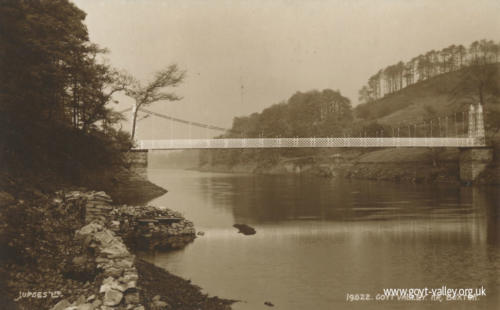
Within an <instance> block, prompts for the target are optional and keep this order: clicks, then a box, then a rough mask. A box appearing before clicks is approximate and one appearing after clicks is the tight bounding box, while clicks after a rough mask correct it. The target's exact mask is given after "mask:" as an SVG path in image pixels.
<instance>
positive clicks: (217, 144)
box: [136, 137, 483, 150]
mask: <svg viewBox="0 0 500 310" xmlns="http://www.w3.org/2000/svg"><path fill="white" fill-rule="evenodd" d="M482 145H483V143H482V142H481V140H480V139H477V138H469V137H448V138H443V137H440V138H437V137H432V138H430V137H427V138H425V137H424V138H411V137H410V138H400V137H378V138H364V137H361V138H346V137H334V138H239V139H238V138H231V139H171V140H141V141H139V143H138V146H137V148H136V149H142V150H144V149H150V150H154V149H157V150H162V149H163V150H168V149H172V150H173V149H231V148H306V147H311V148H321V147H473V146H482Z"/></svg>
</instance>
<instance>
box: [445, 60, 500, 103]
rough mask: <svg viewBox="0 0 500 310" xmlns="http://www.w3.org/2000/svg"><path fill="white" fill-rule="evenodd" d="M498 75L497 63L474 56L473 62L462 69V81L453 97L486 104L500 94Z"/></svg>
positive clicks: (454, 91)
mask: <svg viewBox="0 0 500 310" xmlns="http://www.w3.org/2000/svg"><path fill="white" fill-rule="evenodd" d="M498 75H499V70H498V65H497V64H491V63H488V62H487V59H486V58H482V57H474V58H473V60H472V62H471V64H470V65H469V66H468V67H466V68H465V69H463V70H462V71H461V74H460V82H459V83H458V84H457V86H456V87H455V89H454V90H453V92H452V97H453V98H454V99H455V100H456V99H466V100H467V101H469V102H472V103H476V102H479V103H481V104H482V105H484V104H486V103H487V102H489V101H490V100H491V99H493V98H496V97H498V96H499V95H500V85H498V79H499V77H498Z"/></svg>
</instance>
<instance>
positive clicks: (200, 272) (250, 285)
mask: <svg viewBox="0 0 500 310" xmlns="http://www.w3.org/2000/svg"><path fill="white" fill-rule="evenodd" d="M149 173H150V178H151V179H152V180H153V181H154V182H156V183H158V184H160V185H163V186H165V187H166V188H167V189H169V193H167V194H166V195H164V196H163V197H160V198H158V199H157V200H155V201H154V202H153V203H154V204H157V205H165V206H168V207H172V208H174V209H176V210H179V211H181V212H183V213H184V214H185V215H186V216H187V217H188V218H190V219H192V220H193V221H194V222H195V225H196V227H197V228H198V229H199V230H203V231H205V232H206V235H205V236H204V237H201V238H198V239H197V240H196V241H195V242H194V243H193V244H191V245H189V246H188V247H187V248H186V249H184V250H182V251H176V252H169V253H146V254H144V257H146V258H147V259H149V260H150V261H152V262H154V263H155V264H157V265H159V266H162V267H164V268H166V269H168V270H170V271H172V272H174V273H176V274H178V275H180V276H183V277H186V278H190V279H192V280H193V282H194V283H196V284H197V285H200V286H201V287H203V288H204V289H205V290H206V291H207V292H208V293H210V294H212V295H219V296H222V297H228V298H234V299H241V300H245V301H246V302H245V303H239V304H237V305H236V306H235V308H236V309H265V308H266V307H265V306H264V305H263V302H264V301H265V300H271V301H272V302H273V303H274V304H275V305H276V309H332V308H340V309H344V308H348V309H358V308H360V309H388V308H391V307H395V308H398V307H399V308H400V307H401V304H398V303H394V302H393V303H376V302H370V303H369V304H366V303H365V304H360V303H347V302H346V301H345V297H346V295H345V294H346V293H370V294H376V293H380V292H381V290H382V288H387V287H408V288H410V287H440V286H442V285H447V286H448V287H476V286H481V285H484V286H485V287H486V286H487V288H488V290H489V292H488V295H489V296H488V297H487V298H485V299H483V300H481V301H480V302H478V303H466V304H463V303H457V302H455V303H450V304H446V305H445V307H448V306H449V307H450V308H453V309H460V308H463V309H475V308H478V309H479V308H485V307H487V308H490V307H492V309H493V308H496V306H497V305H498V301H499V300H498V292H499V282H498V279H499V262H500V259H499V258H500V250H499V240H500V239H499V232H500V230H499V228H498V227H499V225H498V224H499V223H498V219H499V218H498V203H499V201H500V200H499V196H498V193H497V190H496V189H494V188H493V189H477V188H459V187H454V186H426V185H411V184H410V185H408V184H392V183H374V182H362V181H346V180H328V179H319V178H307V177H283V176H248V175H228V174H211V173H198V172H194V171H168V170H152V171H150V172H149ZM236 222H240V223H247V224H250V225H252V226H254V227H255V228H256V229H257V234H256V235H255V236H252V237H246V236H242V235H241V234H237V233H236V230H235V229H234V228H232V227H231V226H232V224H234V223H236ZM439 306H440V305H439V304H435V303H419V304H413V307H414V308H416V309H420V308H429V307H430V308H434V307H439ZM441 306H443V305H441Z"/></svg>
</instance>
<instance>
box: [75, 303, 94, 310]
mask: <svg viewBox="0 0 500 310" xmlns="http://www.w3.org/2000/svg"><path fill="white" fill-rule="evenodd" d="M76 309H77V310H94V306H93V305H92V304H89V303H85V304H81V305H78V307H77V308H76Z"/></svg>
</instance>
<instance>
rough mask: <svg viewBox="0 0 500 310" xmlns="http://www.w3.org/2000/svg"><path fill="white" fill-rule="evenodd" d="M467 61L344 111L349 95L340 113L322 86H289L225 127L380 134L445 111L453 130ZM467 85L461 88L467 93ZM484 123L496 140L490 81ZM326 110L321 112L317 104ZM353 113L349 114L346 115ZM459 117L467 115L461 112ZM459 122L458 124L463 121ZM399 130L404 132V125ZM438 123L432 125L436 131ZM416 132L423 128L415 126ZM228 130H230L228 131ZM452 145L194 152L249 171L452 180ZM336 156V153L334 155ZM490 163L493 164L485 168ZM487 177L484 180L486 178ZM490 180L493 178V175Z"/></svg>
mask: <svg viewBox="0 0 500 310" xmlns="http://www.w3.org/2000/svg"><path fill="white" fill-rule="evenodd" d="M487 67H488V70H491V71H493V72H494V73H495V74H494V75H493V79H494V80H493V81H489V82H490V83H491V84H493V85H497V86H499V85H500V76H499V74H498V71H499V70H498V69H499V68H500V66H499V65H498V64H494V65H491V64H490V65H487ZM467 70H468V69H467V68H466V69H464V70H459V71H454V72H449V73H445V74H442V75H438V76H435V77H432V78H429V79H427V80H425V81H421V82H418V83H415V84H412V85H410V86H408V87H406V88H403V89H401V90H399V91H396V92H393V93H391V94H388V95H386V96H385V97H383V98H381V99H378V100H374V101H372V102H370V103H366V104H361V105H358V106H356V107H355V108H354V109H352V110H353V113H350V112H349V111H348V110H345V109H348V108H349V101H345V100H344V101H345V102H346V103H347V105H346V106H345V108H344V111H343V115H345V117H338V115H335V113H336V110H335V107H334V106H331V105H329V101H328V100H325V96H324V93H325V91H323V92H318V91H310V92H306V93H300V92H299V93H296V94H294V95H293V96H292V97H291V98H290V99H289V100H288V101H286V102H283V103H281V104H279V105H274V106H271V107H270V108H267V109H265V110H264V111H262V112H261V113H254V114H252V115H251V116H248V117H239V118H235V121H234V125H233V129H234V130H235V131H237V132H239V133H240V134H239V135H238V136H242V137H258V136H264V137H274V136H281V137H289V136H298V137H300V136H303V137H311V136H316V137H319V136H342V135H344V134H348V135H349V134H351V135H354V136H356V133H358V134H359V133H360V132H364V134H366V136H376V135H377V134H380V132H381V131H380V129H383V130H384V131H383V132H384V135H385V136H391V135H392V129H393V128H394V129H395V128H398V127H401V128H402V129H405V128H407V126H408V124H417V123H420V124H421V123H422V122H423V121H425V122H427V123H429V121H430V120H434V125H433V126H437V123H438V122H437V119H438V118H441V119H442V120H443V119H444V117H445V116H448V121H449V124H450V128H453V129H450V130H451V132H452V133H455V130H454V127H453V126H454V124H455V119H454V118H455V115H456V120H457V122H456V124H457V130H459V131H460V132H458V134H462V133H463V130H464V129H466V128H467V127H466V125H467V122H465V123H463V121H462V119H463V115H464V114H463V113H462V112H463V111H467V110H468V107H469V105H470V104H471V103H475V102H477V99H474V95H475V94H474V88H475V84H474V83H476V82H475V81H474V80H472V79H470V72H468V71H467ZM467 92H469V93H467ZM485 94H487V95H488V96H487V97H485V98H484V100H485V101H486V102H487V103H486V104H485V105H484V111H485V113H484V118H485V126H486V129H487V138H488V142H489V143H492V144H498V140H499V135H498V129H499V125H500V104H499V98H500V97H499V95H498V93H497V92H496V88H495V87H493V88H490V89H486V90H485ZM324 111H326V112H324ZM352 115H353V116H352ZM466 120H467V119H466ZM463 125H465V127H464V126H463ZM402 132H403V133H402V134H406V133H405V132H404V130H403V131H402ZM437 132H438V130H435V131H434V136H436V134H437ZM419 134H420V135H423V134H425V133H424V132H419ZM233 135H234V134H233ZM458 155H459V153H458V151H457V150H456V149H440V148H437V149H436V148H435V149H430V148H422V149H406V148H398V149H352V150H349V149H260V150H259V149H251V150H250V149H249V150H212V151H203V152H200V166H201V167H202V169H204V170H218V171H240V172H241V171H246V172H254V173H278V174H280V173H297V172H299V173H312V174H318V175H322V176H335V175H346V176H348V177H352V178H369V179H382V180H396V181H398V180H406V181H411V182H435V181H442V182H458V175H457V172H458V171H457V163H458ZM339 156H340V157H341V158H342V160H339ZM493 170H495V171H496V168H495V169H493ZM489 179H490V181H486V182H484V183H491V182H492V181H491V179H492V178H491V177H489ZM494 182H498V180H497V181H494Z"/></svg>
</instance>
